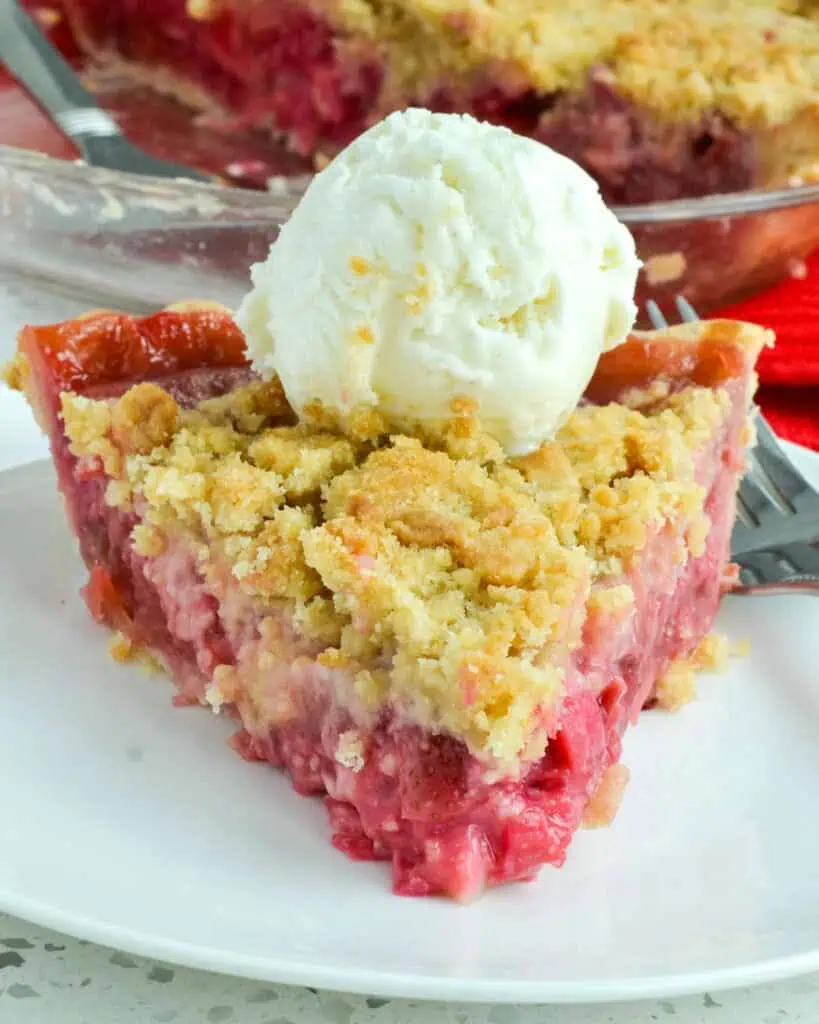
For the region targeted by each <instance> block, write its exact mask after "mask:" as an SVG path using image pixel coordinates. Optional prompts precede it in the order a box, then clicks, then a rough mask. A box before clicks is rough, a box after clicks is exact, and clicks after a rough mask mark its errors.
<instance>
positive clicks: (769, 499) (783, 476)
mask: <svg viewBox="0 0 819 1024" xmlns="http://www.w3.org/2000/svg"><path fill="white" fill-rule="evenodd" d="M675 305H676V307H677V313H678V315H679V317H680V319H681V320H683V321H685V322H687V323H692V322H694V321H696V320H698V319H699V317H698V316H697V313H696V311H695V309H694V308H693V306H692V305H691V303H690V302H688V300H687V299H685V298H683V297H682V296H681V295H680V296H677V298H676V300H675ZM646 313H647V314H648V318H649V320H650V321H651V324H652V326H654V327H655V328H656V329H658V330H661V329H663V328H665V327H667V326H668V321H667V320H666V318H665V316H664V315H663V313H662V311H661V309H660V307H659V306H658V305H657V303H656V302H654V301H653V300H651V299H650V300H649V301H648V302H646ZM756 435H757V439H756V445H755V447H754V448H753V450H752V451H751V453H750V458H749V466H748V470H747V473H746V475H745V477H744V478H743V480H742V481H741V483H740V486H739V493H738V495H737V511H738V519H737V522H736V523H735V525H734V529H733V532H732V534H731V556H732V558H733V559H734V561H735V562H736V563H737V565H738V566H739V570H740V577H739V578H740V585H739V587H738V588H737V591H736V592H737V593H745V594H763V593H764V594H772V593H783V592H789V593H793V592H794V591H802V592H807V593H814V594H819V547H817V544H818V543H819V494H817V492H816V491H815V490H814V488H813V487H811V485H810V484H809V483H808V481H807V480H806V479H805V478H804V477H803V476H802V474H801V473H800V472H799V470H798V469H796V467H795V466H794V465H793V463H792V462H791V461H790V459H789V458H788V457H787V455H785V453H784V451H783V450H782V448H781V446H780V444H779V442H778V440H777V438H776V435H775V434H774V432H773V430H771V428H770V427H769V426H768V424H767V422H766V421H765V418H764V417H763V416H762V413H760V412H759V410H756Z"/></svg>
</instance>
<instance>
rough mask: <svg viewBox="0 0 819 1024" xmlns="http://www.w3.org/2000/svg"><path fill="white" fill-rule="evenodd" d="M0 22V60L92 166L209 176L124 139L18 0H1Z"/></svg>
mask: <svg viewBox="0 0 819 1024" xmlns="http://www.w3.org/2000/svg"><path fill="white" fill-rule="evenodd" d="M0 25H2V28H0V61H2V62H3V63H4V64H5V65H6V67H7V68H8V70H9V71H10V72H11V74H12V75H14V77H15V78H16V79H17V81H18V82H19V83H20V85H22V86H23V88H24V89H26V91H27V92H29V93H30V94H31V96H33V97H34V99H35V100H36V101H37V102H38V104H39V105H40V106H41V107H42V108H43V110H44V111H45V112H46V114H48V116H49V117H50V118H51V120H52V121H53V123H54V124H55V125H56V126H57V127H58V128H59V129H60V131H61V132H62V133H63V135H65V136H67V137H68V138H69V139H70V140H71V141H72V142H74V143H75V144H76V146H77V148H78V149H79V150H80V153H81V154H82V156H83V158H84V159H85V161H86V162H87V163H89V164H90V165H91V166H92V167H105V168H108V169H109V170H114V171H130V172H132V173H134V174H144V175H150V176H151V177H154V178H188V179H191V180H193V181H198V182H202V183H205V182H211V181H213V179H212V178H209V177H206V176H205V175H203V174H199V173H198V172H197V171H194V170H192V169H191V168H190V167H185V166H183V165H182V164H177V163H173V162H172V161H170V160H159V159H157V158H156V157H153V156H150V154H148V153H146V152H144V150H141V149H140V148H139V147H138V146H134V145H132V143H130V142H128V140H127V139H126V138H124V137H123V135H122V133H121V132H120V129H119V125H118V124H117V123H116V121H115V120H114V119H113V118H112V117H111V115H110V114H108V113H107V112H106V111H104V110H102V108H101V107H99V106H98V105H97V102H96V100H95V98H94V97H93V96H92V94H91V93H90V92H89V91H88V90H87V89H86V88H85V86H84V85H83V84H82V82H81V81H80V80H79V78H78V77H77V75H76V74H75V72H74V70H73V69H72V68H71V67H70V66H69V65H68V64H67V63H66V62H65V61H64V60H63V58H62V56H61V55H60V54H59V53H58V52H57V50H56V49H55V48H54V47H53V46H52V45H51V43H50V42H49V40H48V39H46V37H45V36H44V35H43V34H42V32H41V31H40V29H39V28H38V27H37V25H36V24H35V23H34V21H32V19H31V18H30V17H29V15H28V14H26V12H25V11H24V10H23V9H22V8H21V7H20V5H19V4H18V3H17V0H0Z"/></svg>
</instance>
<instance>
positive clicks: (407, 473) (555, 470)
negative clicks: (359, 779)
mask: <svg viewBox="0 0 819 1024" xmlns="http://www.w3.org/2000/svg"><path fill="white" fill-rule="evenodd" d="M632 405H633V407H629V406H628V405H624V404H611V405H606V406H595V405H581V406H580V407H579V408H578V409H576V410H575V412H574V413H573V414H572V416H570V417H569V419H568V420H567V422H566V423H565V424H564V426H563V427H562V428H561V430H560V431H559V432H558V434H557V435H556V437H555V438H554V439H553V440H552V441H549V442H547V443H546V444H544V445H543V446H542V447H541V448H540V449H539V450H538V451H537V452H535V453H533V454H531V455H528V456H526V457H524V458H518V459H505V458H504V457H503V455H502V453H501V451H500V449H499V448H498V446H497V445H496V444H495V443H494V442H491V441H490V440H489V439H487V438H485V437H484V436H483V435H482V434H481V433H480V430H479V425H478V423H477V420H476V419H475V415H474V410H473V409H463V410H459V412H460V415H456V416H455V419H454V420H453V421H452V423H450V424H449V425H447V426H446V429H444V430H443V432H441V433H435V432H431V433H430V434H429V436H423V437H410V436H408V435H402V434H392V435H380V436H373V435H372V434H369V435H368V434H367V432H366V431H363V432H360V433H359V435H358V436H346V435H342V434H340V433H337V432H334V431H333V430H330V429H323V428H322V426H321V425H316V424H315V423H311V422H306V423H302V424H295V425H294V424H293V423H292V415H291V414H290V413H289V410H288V409H286V408H285V407H284V406H283V398H282V395H281V391H280V388H279V386H278V384H277V383H276V382H273V383H272V384H261V383H259V382H256V383H253V384H250V385H248V386H247V387H245V388H241V389H239V390H237V391H234V392H232V393H230V394H228V395H226V396H224V397H222V398H218V399H214V400H209V401H206V402H202V403H201V404H200V405H199V406H197V407H196V408H195V409H193V410H186V409H182V408H180V407H179V406H177V404H176V403H175V401H174V400H173V398H172V397H171V396H170V395H168V394H167V393H165V392H163V391H162V390H161V389H160V388H158V387H157V386H156V385H148V384H140V385H136V386H135V387H133V388H131V389H130V390H129V391H128V392H126V393H125V394H124V395H123V396H122V397H121V398H119V399H118V400H115V401H110V402H105V401H91V400H89V399H86V398H83V397H81V396H77V395H74V394H71V393H64V394H63V396H62V414H63V418H64V422H65V428H66V433H67V435H68V437H69V440H70V442H71V446H72V451H73V452H74V454H75V455H76V456H78V457H79V458H81V459H90V460H97V461H98V463H99V464H101V465H102V467H103V468H104V469H105V472H106V473H108V474H109V475H111V476H112V479H111V481H110V482H109V486H108V501H109V502H110V503H112V504H117V505H131V504H132V505H133V507H134V508H135V510H136V512H137V514H138V515H139V516H140V519H141V522H140V524H139V525H138V526H137V527H136V528H135V531H134V534H133V542H134V544H135V546H136V549H137V550H138V552H139V553H142V554H145V555H151V554H153V553H156V552H160V551H161V550H162V549H163V547H164V545H165V543H166V539H167V538H169V537H180V536H181V537H186V538H188V541H189V542H190V543H191V544H193V545H195V546H197V550H198V551H199V552H200V557H201V558H203V559H205V560H207V559H208V558H209V559H211V561H212V563H213V564H216V563H218V564H219V565H220V566H222V567H224V566H227V568H228V570H229V572H230V574H232V577H233V579H234V580H235V583H236V585H237V586H238V587H239V588H240V589H242V590H243V591H245V593H247V594H248V595H251V596H252V597H253V598H254V599H255V600H256V601H257V602H259V603H260V605H261V607H262V608H265V607H269V608H271V609H272V608H274V607H280V606H282V605H283V606H284V607H285V608H286V609H287V611H288V614H290V615H291V616H292V618H293V620H294V622H295V625H296V626H297V627H298V628H299V629H300V630H302V631H304V632H306V633H307V634H308V635H309V636H311V637H312V638H313V639H314V640H315V641H316V642H317V644H318V645H319V646H320V647H321V646H322V645H323V646H324V649H323V651H322V653H321V654H320V655H319V662H320V663H321V664H322V665H324V666H326V667H328V668H337V669H342V670H343V671H344V672H345V673H346V674H348V676H349V678H350V679H351V680H352V684H353V686H354V689H355V691H356V693H357V694H358V696H359V697H360V698H361V700H362V701H363V702H364V703H365V704H368V705H370V706H378V705H379V704H380V703H382V702H383V701H384V700H386V699H390V700H392V701H394V702H396V703H397V704H398V705H399V706H402V707H404V708H406V709H408V710H409V711H410V712H411V713H412V715H413V717H414V718H416V719H418V720H420V721H427V722H430V723H432V724H434V725H435V726H436V727H438V728H443V729H446V730H449V731H451V732H453V733H454V734H456V735H458V736H460V737H462V738H463V739H464V740H465V741H466V742H467V743H468V745H469V746H470V748H471V749H472V750H473V751H474V752H475V753H477V754H479V755H481V756H484V757H486V758H489V759H492V760H495V761H497V762H501V763H503V762H507V763H512V762H514V761H515V759H516V758H517V757H518V756H519V755H520V752H521V751H522V750H524V749H526V747H527V745H528V744H529V743H530V742H531V739H532V730H533V728H534V729H538V728H540V729H541V730H543V729H546V728H547V727H548V722H547V719H548V716H549V714H550V713H553V712H554V710H556V708H557V704H558V701H559V699H560V697H561V695H562V681H563V670H564V666H565V664H566V662H567V661H568V658H569V655H570V653H571V651H572V650H573V649H574V648H575V647H577V645H578V644H579V643H580V641H581V631H582V627H583V617H584V615H585V613H586V610H587V602H588V600H589V597H590V591H591V587H592V585H593V584H596V585H597V586H596V589H595V592H594V597H595V599H596V600H595V601H593V602H592V604H593V605H594V607H596V608H599V610H601V611H605V612H606V613H609V614H613V615H625V614H627V613H628V611H629V610H630V608H631V602H632V598H633V595H632V593H631V589H630V587H629V585H628V581H627V573H628V571H629V569H630V568H631V566H632V563H633V561H634V558H635V556H636V555H638V554H639V552H640V550H641V549H642V547H643V546H644V545H645V543H646V539H647V537H648V534H649V531H651V530H653V529H659V528H660V527H661V526H662V525H663V524H664V523H666V522H674V523H675V524H682V527H681V528H682V529H683V530H684V532H683V534H682V535H681V536H680V538H679V541H680V557H681V558H682V557H684V556H685V553H686V550H694V549H696V548H698V547H699V545H700V544H701V543H702V541H703V540H704V536H705V532H704V531H705V529H706V526H705V524H706V520H705V519H704V512H703V499H704V490H703V488H702V486H701V485H700V484H699V483H698V482H697V480H696V476H695V473H696V466H695V453H696V451H697V449H698V448H699V447H701V446H702V445H703V444H704V443H706V442H707V441H708V440H709V439H710V438H711V437H712V436H713V432H714V430H715V429H716V427H717V426H718V425H719V423H720V422H721V420H722V418H723V417H724V416H725V414H726V411H727V408H728V398H727V395H726V394H725V393H724V392H721V391H718V390H713V389H709V388H704V387H695V386H690V387H687V388H685V389H684V390H682V391H680V392H677V393H674V394H671V395H668V396H666V397H665V398H658V397H657V396H656V395H654V394H650V395H649V394H642V395H640V394H636V393H635V395H634V396H633V398H632ZM203 567H204V568H205V569H207V565H206V564H204V566H203ZM592 610H594V609H592ZM385 659H387V660H386V661H385ZM387 664H389V666H390V671H389V673H388V672H387V671H386V665H387ZM220 689H222V690H223V688H222V687H221V684H220Z"/></svg>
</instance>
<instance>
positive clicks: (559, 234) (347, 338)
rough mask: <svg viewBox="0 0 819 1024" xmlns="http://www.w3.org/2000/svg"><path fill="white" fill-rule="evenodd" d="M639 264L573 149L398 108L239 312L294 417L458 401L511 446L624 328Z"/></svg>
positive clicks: (256, 274) (337, 172) (311, 202)
mask: <svg viewBox="0 0 819 1024" xmlns="http://www.w3.org/2000/svg"><path fill="white" fill-rule="evenodd" d="M638 268H639V261H638V259H637V256H636V253H635V248H634V242H633V240H632V237H631V235H630V234H629V232H628V230H627V229H626V228H625V227H624V226H623V225H622V224H620V222H619V221H618V220H617V219H616V218H615V216H614V215H613V214H612V213H611V211H610V210H609V209H608V208H607V207H606V206H605V204H604V203H603V200H602V199H601V197H600V194H599V192H598V189H597V185H596V184H595V182H594V181H593V179H592V178H590V177H589V176H588V175H587V174H586V173H585V172H584V171H583V170H581V169H580V168H579V167H578V166H577V165H576V164H574V163H573V162H572V161H571V160H568V159H567V158H565V157H563V156H560V155H559V154H558V153H555V152H554V151H553V150H551V149H549V148H548V147H547V146H544V145H542V144H540V143H538V142H535V141H533V140H532V139H528V138H524V137H522V136H519V135H515V134H514V133H512V132H511V131H509V130H507V129H505V128H499V127H495V126H492V125H489V124H484V123H482V122H479V121H476V120H475V119H474V118H471V117H468V116H460V115H452V114H433V113H430V112H429V111H426V110H407V111H405V112H403V113H397V114H393V115H391V116H390V117H388V118H387V119H386V120H385V121H383V122H381V123H380V124H378V125H377V126H375V127H374V128H372V129H370V130H369V131H367V132H366V133H365V134H363V135H362V136H360V137H359V138H358V139H357V140H356V141H355V142H353V143H352V145H350V146H349V147H348V148H347V149H346V150H344V152H342V153H341V154H340V155H339V156H337V157H336V158H335V160H333V162H332V163H331V164H330V165H329V166H328V167H327V168H326V169H325V170H323V171H322V172H321V173H320V174H318V175H317V176H316V177H315V178H314V179H313V181H312V182H311V184H310V186H309V187H308V189H307V191H306V193H305V195H304V197H303V198H302V200H301V202H300V204H299V206H298V207H297V209H296V210H295V212H294V213H293V215H292V216H291V218H290V220H289V221H288V222H287V223H286V224H285V225H284V227H283V229H282V231H281V233H280V235H279V237H278V239H277V240H276V242H275V243H274V244H273V246H272V248H271V251H270V255H269V256H268V258H267V260H266V261H265V262H263V263H258V264H256V265H255V266H254V267H253V270H252V280H253V289H252V291H251V292H250V294H249V295H248V296H247V298H246V299H245V300H244V302H243V304H242V306H241V307H240V309H239V312H238V320H239V324H240V326H241V327H242V328H243V330H244V331H245V334H246V336H247V344H248V350H249V354H250V357H251V359H252V362H253V364H254V366H255V368H256V369H257V370H258V371H259V372H261V373H262V375H267V376H269V375H270V374H272V373H274V372H275V373H276V374H278V375H279V377H280V378H281V382H282V385H283V387H284V390H285V393H286V394H287V397H288V399H289V401H290V403H291V404H292V406H293V407H294V409H295V410H296V411H297V412H298V413H301V412H302V411H303V410H304V409H305V407H306V406H307V405H308V404H309V403H313V402H315V401H319V402H320V403H321V404H322V406H324V407H326V408H329V409H332V410H334V411H336V412H338V413H340V414H341V415H343V416H344V415H349V414H350V413H351V412H353V411H354V410H357V409H358V408H359V407H362V406H364V407H367V406H369V407H376V408H378V409H379V410H380V411H381V412H382V413H383V414H384V415H385V416H386V417H387V419H388V420H390V421H393V422H399V423H401V422H410V423H411V422H418V421H421V422H423V421H434V420H445V419H448V418H451V415H452V405H453V401H454V400H455V399H463V398H466V399H469V400H471V401H472V402H474V403H476V404H477V407H478V415H479V417H480V420H481V424H482V426H483V428H484V429H485V430H486V431H487V432H488V433H490V434H491V435H493V436H494V437H495V438H496V439H497V440H498V441H499V442H500V443H501V445H502V446H503V447H504V449H505V450H506V451H507V453H509V454H513V455H516V454H523V453H526V452H528V451H531V450H533V449H535V448H537V447H538V446H539V445H540V443H541V442H542V441H543V440H544V439H545V438H547V437H548V436H550V435H551V434H552V433H553V432H554V430H555V429H556V427H557V426H559V424H560V423H561V421H562V420H563V419H564V418H565V417H566V415H567V414H568V413H570V412H571V410H572V409H574V407H575V406H576V405H577V402H578V400H579V398H580V396H581V394H582V393H583V390H584V388H585V387H586V385H587V383H588V381H589V379H590V377H591V375H592V373H593V371H594V367H595V365H596V363H597V361H598V358H599V356H600V353H601V352H603V351H605V350H607V349H610V348H612V347H613V346H615V345H618V344H619V343H620V342H622V341H623V340H624V338H625V336H626V334H627V332H628V331H629V329H630V328H631V326H632V324H633V322H634V317H635V313H636V307H635V304H634V300H633V295H634V288H635V283H636V277H637V271H638Z"/></svg>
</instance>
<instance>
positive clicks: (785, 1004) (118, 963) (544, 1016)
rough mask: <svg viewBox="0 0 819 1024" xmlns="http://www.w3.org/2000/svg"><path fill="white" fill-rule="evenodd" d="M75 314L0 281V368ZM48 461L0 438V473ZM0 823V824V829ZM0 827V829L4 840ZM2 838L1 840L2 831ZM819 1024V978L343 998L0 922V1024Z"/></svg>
mask: <svg viewBox="0 0 819 1024" xmlns="http://www.w3.org/2000/svg"><path fill="white" fill-rule="evenodd" d="M76 312H78V309H77V306H76V303H75V302H72V301H71V300H69V299H57V298H50V297H49V298H45V297H44V296H43V294H42V293H41V292H35V291H33V290H32V289H30V288H23V287H21V286H19V285H12V284H11V283H10V282H8V281H6V282H4V281H2V280H1V279H0V360H2V359H5V358H6V357H7V356H8V355H9V354H10V352H11V346H12V338H13V334H14V331H15V329H16V327H17V326H18V325H19V324H20V323H21V322H23V321H24V320H29V321H32V322H43V321H48V320H57V319H61V318H63V317H68V316H71V315H73V314H74V313H76ZM44 454H45V446H44V443H43V441H42V439H41V438H39V437H38V435H37V434H36V432H35V431H34V430H32V432H31V434H30V435H25V436H14V437H9V436H7V435H4V433H3V431H2V430H0V469H2V468H4V467H6V466H11V465H14V464H17V463H22V462H27V461H29V460H31V459H33V458H38V457H40V456H42V455H44ZM1 821H2V812H0V822H1ZM1 828H2V826H1V825H0V829H1ZM0 834H2V832H1V831H0ZM653 1021H660V1022H663V1021H668V1022H669V1024H672V1022H673V1024H790V1022H793V1024H796V1022H799V1024H819V975H812V976H809V977H806V978H801V979H798V980H795V981H791V982H784V983H779V984H776V985H766V986H763V987H760V988H755V989H742V990H738V991H735V992H728V993H719V994H717V993H714V994H713V995H712V994H708V993H703V994H702V995H699V996H691V997H688V998H684V999H674V1000H656V1001H650V1002H644V1003H623V1004H619V1005H605V1006H592V1007H582V1006H572V1007H526V1006H520V1007H516V1006H486V1005H462V1004H447V1005H445V1004H441V1003H412V1002H405V1001H402V1000H385V999H375V998H371V997H367V996H347V995H339V994H336V993H331V992H316V991H313V990H310V989H297V988H290V987H286V986H276V985H269V984H261V983H258V982H252V981H244V980H242V979H239V978H231V977H227V976H224V975H218V974H206V973H203V972H201V971H193V970H188V969H186V968H181V967H175V966H172V965H169V964H164V963H157V962H153V961H150V960H145V959H143V958H140V957H135V956H131V955H129V954H125V953H121V952H117V951H114V950H110V949H104V948H102V947H100V946H95V945H93V944H91V943H88V942H84V941H80V940H77V939H73V938H69V937H66V936H63V935H58V934H56V933H53V932H49V931H48V930H45V929H42V928H39V927H37V926H35V925H32V924H29V923H27V922H24V921H19V920H17V919H15V918H11V917H8V916H6V915H4V914H2V913H0V1024H126V1022H129V1024H130V1022H139V1024H152V1022H156V1024H163V1022H167V1024H169V1022H175V1024H198V1022H204V1024H223V1022H236V1024H416V1022H417V1024H422V1022H423V1024H650V1022H653Z"/></svg>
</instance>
